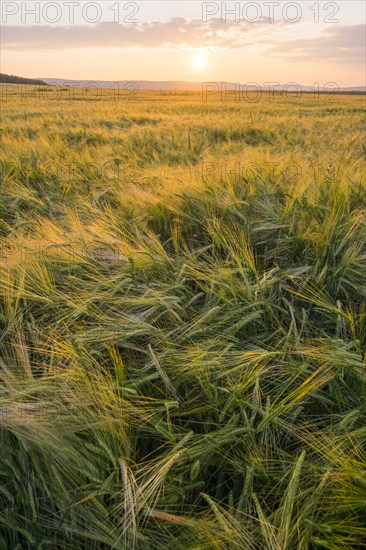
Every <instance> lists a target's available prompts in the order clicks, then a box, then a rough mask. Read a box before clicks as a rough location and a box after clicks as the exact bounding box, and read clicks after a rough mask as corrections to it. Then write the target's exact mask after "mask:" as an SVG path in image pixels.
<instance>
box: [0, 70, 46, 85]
mask: <svg viewBox="0 0 366 550" xmlns="http://www.w3.org/2000/svg"><path fill="white" fill-rule="evenodd" d="M0 83H2V84H34V85H35V86H48V84H47V82H44V81H43V80H37V79H34V78H23V77H22V76H15V75H13V74H4V73H0Z"/></svg>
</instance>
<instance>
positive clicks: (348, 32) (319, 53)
mask: <svg viewBox="0 0 366 550" xmlns="http://www.w3.org/2000/svg"><path fill="white" fill-rule="evenodd" d="M365 44H366V25H350V26H347V27H345V26H344V27H335V26H332V27H330V28H327V29H324V30H323V32H322V36H320V37H319V38H312V39H298V40H291V41H288V42H283V43H281V44H278V45H277V46H274V47H272V48H270V49H269V50H268V52H267V53H268V54H270V55H273V56H275V57H281V58H282V59H286V60H288V61H295V62H298V61H310V62H313V63H314V62H316V61H320V60H321V61H328V62H329V63H344V62H347V63H354V64H358V63H365Z"/></svg>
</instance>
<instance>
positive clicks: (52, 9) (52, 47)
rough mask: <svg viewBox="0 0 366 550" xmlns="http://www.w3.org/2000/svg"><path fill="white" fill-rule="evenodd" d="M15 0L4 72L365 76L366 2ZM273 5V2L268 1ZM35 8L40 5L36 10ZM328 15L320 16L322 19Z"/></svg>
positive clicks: (109, 76) (260, 78)
mask: <svg viewBox="0 0 366 550" xmlns="http://www.w3.org/2000/svg"><path fill="white" fill-rule="evenodd" d="M36 4H37V2H22V1H18V2H7V1H5V0H3V1H2V2H1V5H2V13H1V21H2V32H1V43H2V53H1V72H5V73H11V74H17V75H21V76H27V77H38V78H46V77H48V78H53V77H54V78H65V79H84V80H87V79H89V80H93V79H95V80H187V81H197V82H200V81H211V80H220V81H233V82H240V83H243V84H244V83H249V82H256V83H258V84H260V85H263V84H264V83H265V82H281V83H282V84H284V83H289V82H297V83H300V84H304V85H310V86H311V85H313V84H314V83H315V82H319V83H320V85H321V86H323V85H325V84H326V83H327V82H335V83H337V84H338V85H339V86H356V85H360V86H361V85H363V86H364V85H365V21H366V13H365V4H364V2H363V1H361V0H360V1H353V0H343V1H341V2H313V1H304V0H301V1H300V0H299V1H298V2H287V1H286V2H281V1H279V0H278V1H277V2H263V1H261V2H257V3H256V2H237V3H236V4H237V6H236V8H235V9H236V10H237V11H236V17H237V19H239V20H237V21H235V20H234V17H235V16H234V14H229V13H228V14H227V20H226V21H225V20H224V19H225V8H224V7H223V8H222V9H221V5H223V6H225V5H226V9H227V10H228V11H233V10H234V7H235V2H226V3H223V2H221V1H220V2H199V1H196V0H188V1H187V0H186V1H185V2H182V1H179V2H171V1H168V0H160V1H159V2H156V1H154V0H148V1H142V2H141V1H137V2H116V1H115V0H114V1H109V0H103V1H99V2H90V1H83V0H79V1H68V2H66V1H65V2H63V1H59V2H49V1H42V2H39V3H38V6H37V5H36ZM266 4H267V5H266ZM31 12H33V13H31ZM318 19H319V21H318Z"/></svg>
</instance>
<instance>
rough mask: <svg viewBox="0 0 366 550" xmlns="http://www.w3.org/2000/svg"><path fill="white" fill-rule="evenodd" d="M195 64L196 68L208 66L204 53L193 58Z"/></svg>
mask: <svg viewBox="0 0 366 550" xmlns="http://www.w3.org/2000/svg"><path fill="white" fill-rule="evenodd" d="M192 61H193V65H194V66H195V67H196V69H204V68H205V67H206V62H207V60H206V57H205V56H204V55H203V54H202V53H198V54H196V55H195V56H194V57H193V59H192Z"/></svg>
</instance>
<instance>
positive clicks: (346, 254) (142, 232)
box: [0, 93, 366, 550]
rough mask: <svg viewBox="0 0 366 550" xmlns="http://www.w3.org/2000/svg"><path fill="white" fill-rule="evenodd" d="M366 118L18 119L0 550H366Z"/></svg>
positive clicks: (324, 105)
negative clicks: (363, 119) (362, 549)
mask: <svg viewBox="0 0 366 550" xmlns="http://www.w3.org/2000/svg"><path fill="white" fill-rule="evenodd" d="M364 105H365V104H364V98H363V97H349V96H339V97H337V98H336V103H335V102H334V99H333V100H331V98H330V97H328V96H323V97H321V98H320V99H319V101H315V100H314V98H311V97H310V96H307V95H305V96H303V97H302V98H300V99H299V100H297V101H294V102H292V104H291V105H289V98H287V99H286V98H283V97H281V96H277V98H276V101H275V102H274V103H271V104H270V103H269V102H268V101H267V100H266V98H263V99H262V101H261V102H259V103H255V104H253V103H251V104H248V103H240V104H236V103H230V102H229V103H226V104H223V103H220V102H218V101H216V102H212V103H202V102H201V100H200V97H199V96H198V95H197V94H185V95H182V96H180V95H172V96H169V95H167V94H164V95H159V94H157V93H154V94H142V95H141V97H140V99H139V101H136V102H134V103H126V102H125V103H122V104H121V103H117V104H115V103H113V102H111V101H107V100H105V101H100V102H92V101H84V102H83V101H82V100H80V101H78V102H76V103H75V102H72V101H67V100H66V99H64V100H62V101H54V102H52V101H50V100H49V101H46V100H44V101H40V102H38V103H36V102H35V103H34V104H30V103H29V100H28V103H25V104H23V103H22V102H21V100H20V98H17V97H15V96H14V97H12V98H11V100H9V102H8V103H6V104H5V105H4V117H3V119H4V123H3V141H2V161H1V162H2V182H1V187H0V194H1V202H0V234H1V239H2V241H1V248H0V253H1V257H0V264H1V265H0V269H1V271H0V327H1V334H0V421H1V455H0V456H1V471H0V503H1V506H0V548H4V549H7V548H14V549H15V548H17V549H20V548H42V549H43V548H52V549H58V548H59V549H66V548H70V549H80V550H81V549H85V548H90V549H97V548H106V549H107V548H119V549H133V548H139V549H146V550H147V549H148V550H150V549H157V550H159V549H163V548H164V549H166V548H168V549H172V550H173V549H174V550H175V549H186V548H192V549H197V550H198V549H200V550H201V549H202V550H203V549H215V550H216V549H229V550H231V549H238V550H239V549H248V550H292V549H293V550H297V549H300V550H305V549H324V548H325V549H328V550H339V549H341V550H353V549H358V548H363V547H364V541H365V540H366V474H365V472H366V447H365V442H366V428H365V419H366V400H365V396H366V394H365V378H366V371H365V366H366V365H365V352H366V185H365V178H364V173H365V172H364V168H365V160H366V159H365V155H364V147H365V137H364V136H363V134H362V132H363V130H364V128H363V124H362V116H364V114H365V111H364V110H363V109H364ZM237 164H239V167H238V166H237Z"/></svg>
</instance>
